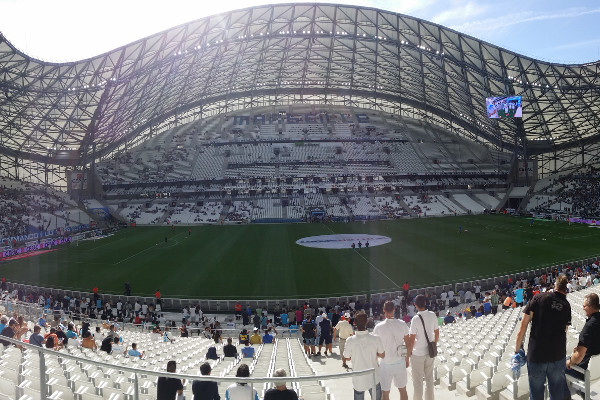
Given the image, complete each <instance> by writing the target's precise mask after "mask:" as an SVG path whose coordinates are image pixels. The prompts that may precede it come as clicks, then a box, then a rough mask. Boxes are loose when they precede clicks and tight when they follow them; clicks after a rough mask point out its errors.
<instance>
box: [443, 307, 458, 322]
mask: <svg viewBox="0 0 600 400" xmlns="http://www.w3.org/2000/svg"><path fill="white" fill-rule="evenodd" d="M455 322H456V318H454V316H453V315H452V313H451V312H450V310H448V312H447V313H446V316H445V317H444V325H448V324H452V323H455Z"/></svg>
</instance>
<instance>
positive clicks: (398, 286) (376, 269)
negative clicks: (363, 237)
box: [325, 225, 401, 288]
mask: <svg viewBox="0 0 600 400" xmlns="http://www.w3.org/2000/svg"><path fill="white" fill-rule="evenodd" d="M325 227H326V228H327V229H329V231H330V232H331V233H334V234H335V232H334V231H333V229H331V228H330V227H329V225H325ZM354 253H356V254H358V255H359V256H360V258H362V259H363V260H365V262H366V263H367V264H369V265H370V266H371V268H373V269H374V270H375V271H377V272H379V273H380V274H381V275H383V276H384V277H385V278H386V279H387V280H388V281H390V282H392V283H393V284H394V286H396V287H397V288H401V286H400V285H398V284H397V283H396V282H394V281H393V280H392V278H390V277H389V276H387V275H386V274H384V273H383V271H382V270H380V269H379V268H377V267H376V266H375V265H374V264H373V263H372V262H371V261H369V260H367V259H366V258H365V257H364V256H363V255H362V254H360V253H359V252H358V251H357V250H356V249H354Z"/></svg>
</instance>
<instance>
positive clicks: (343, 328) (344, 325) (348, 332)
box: [333, 312, 354, 368]
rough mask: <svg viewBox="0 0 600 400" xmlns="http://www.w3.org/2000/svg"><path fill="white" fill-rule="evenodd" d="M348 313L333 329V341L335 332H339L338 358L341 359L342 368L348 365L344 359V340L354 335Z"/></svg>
mask: <svg viewBox="0 0 600 400" xmlns="http://www.w3.org/2000/svg"><path fill="white" fill-rule="evenodd" d="M349 320H350V313H349V312H347V313H345V314H344V315H343V316H342V318H341V319H340V322H338V323H337V325H336V326H335V327H334V328H333V340H335V334H336V332H339V336H340V356H341V357H342V367H344V368H348V364H346V358H344V350H345V347H346V340H348V338H349V337H350V336H352V335H354V330H353V329H352V325H350V322H349Z"/></svg>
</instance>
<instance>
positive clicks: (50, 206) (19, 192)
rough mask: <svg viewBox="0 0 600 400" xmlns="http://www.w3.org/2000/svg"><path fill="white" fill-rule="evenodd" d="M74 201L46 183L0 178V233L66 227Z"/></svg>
mask: <svg viewBox="0 0 600 400" xmlns="http://www.w3.org/2000/svg"><path fill="white" fill-rule="evenodd" d="M69 207H71V208H74V207H76V205H75V203H74V202H73V201H71V200H68V198H67V197H66V196H65V195H63V194H61V193H59V192H56V191H54V190H53V189H51V188H49V187H44V186H41V185H34V184H31V183H27V182H20V181H15V180H5V179H2V180H0V221H2V223H0V237H10V236H18V235H25V234H28V233H31V232H35V231H44V230H47V229H49V228H50V227H51V226H53V227H54V225H56V222H57V220H58V219H60V221H61V222H62V224H59V226H58V227H62V228H65V227H68V226H69V225H70V224H71V223H74V221H71V220H70V219H71V215H70V214H71V213H70V211H69V210H68V208H69Z"/></svg>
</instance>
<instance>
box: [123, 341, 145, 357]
mask: <svg viewBox="0 0 600 400" xmlns="http://www.w3.org/2000/svg"><path fill="white" fill-rule="evenodd" d="M125 353H126V354H127V355H128V356H129V357H138V358H142V357H144V354H146V352H145V351H142V352H141V353H140V352H139V351H138V349H137V343H131V349H129V350H127V348H125Z"/></svg>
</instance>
